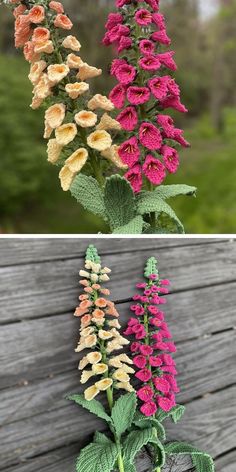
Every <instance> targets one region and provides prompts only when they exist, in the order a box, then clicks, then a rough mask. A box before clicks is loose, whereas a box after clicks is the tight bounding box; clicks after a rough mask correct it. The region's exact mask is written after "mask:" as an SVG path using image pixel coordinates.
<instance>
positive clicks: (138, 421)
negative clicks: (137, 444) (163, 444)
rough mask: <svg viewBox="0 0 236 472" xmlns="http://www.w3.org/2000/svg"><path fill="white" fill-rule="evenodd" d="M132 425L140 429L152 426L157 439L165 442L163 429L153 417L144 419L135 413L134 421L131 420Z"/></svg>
mask: <svg viewBox="0 0 236 472" xmlns="http://www.w3.org/2000/svg"><path fill="white" fill-rule="evenodd" d="M133 423H134V424H135V425H136V426H138V427H139V428H140V429H145V428H147V426H148V425H150V426H153V427H154V428H155V429H156V432H157V437H158V438H159V439H160V440H161V441H165V439H166V433H165V428H164V426H163V425H162V424H161V423H160V422H159V421H158V420H156V419H155V418H153V417H150V418H149V417H148V418H146V417H145V416H143V415H142V414H141V413H139V412H137V413H136V415H135V417H134V420H133Z"/></svg>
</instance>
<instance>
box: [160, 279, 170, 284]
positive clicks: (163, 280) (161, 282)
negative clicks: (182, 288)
mask: <svg viewBox="0 0 236 472" xmlns="http://www.w3.org/2000/svg"><path fill="white" fill-rule="evenodd" d="M160 284H161V285H170V281H169V280H168V279H162V280H160Z"/></svg>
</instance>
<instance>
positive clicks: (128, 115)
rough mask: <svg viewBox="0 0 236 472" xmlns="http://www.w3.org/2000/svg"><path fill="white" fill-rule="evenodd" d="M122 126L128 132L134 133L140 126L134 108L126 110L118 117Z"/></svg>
mask: <svg viewBox="0 0 236 472" xmlns="http://www.w3.org/2000/svg"><path fill="white" fill-rule="evenodd" d="M116 120H117V121H119V123H120V125H121V126H122V128H123V129H125V130H126V131H133V130H134V129H135V128H136V126H137V124H138V114H137V111H136V109H135V108H134V107H127V108H124V110H122V111H121V112H120V114H119V115H118V116H117V117H116Z"/></svg>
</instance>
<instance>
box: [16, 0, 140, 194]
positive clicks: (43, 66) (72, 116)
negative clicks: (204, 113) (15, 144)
mask: <svg viewBox="0 0 236 472" xmlns="http://www.w3.org/2000/svg"><path fill="white" fill-rule="evenodd" d="M9 6H10V8H11V9H12V11H13V14H14V16H15V46H16V47H17V48H19V47H20V48H23V53H24V56H25V59H26V60H27V61H28V62H29V63H30V72H29V80H30V81H31V83H32V85H33V99H32V103H31V107H32V108H33V109H36V108H39V107H40V106H42V105H43V104H44V106H45V107H46V112H45V131H44V138H45V139H47V140H48V146H47V154H48V161H49V162H51V163H52V164H57V165H59V166H60V167H61V170H60V172H59V178H60V181H61V186H62V189H63V190H64V191H67V190H69V188H70V186H71V184H72V182H73V180H74V178H75V176H76V175H77V174H78V173H79V172H80V171H81V170H82V169H83V168H84V167H86V168H87V169H89V171H90V174H91V175H94V176H95V177H96V178H97V180H98V181H99V183H100V184H102V183H103V166H104V164H105V161H104V159H103V158H104V157H105V159H106V160H109V161H110V164H111V165H113V166H114V165H115V166H116V167H118V168H121V169H122V168H123V169H124V168H126V166H125V165H124V163H123V161H121V159H120V158H119V156H118V153H117V155H116V158H112V150H113V148H112V133H113V130H114V129H116V132H117V130H119V129H120V127H121V125H120V124H119V123H118V122H117V121H116V120H114V119H113V120H112V123H113V126H108V127H107V128H101V127H100V128H99V129H102V130H101V131H100V130H97V129H96V125H97V123H98V122H99V121H100V119H101V118H102V116H103V114H104V111H106V112H111V111H112V110H113V109H114V105H113V103H112V102H111V101H110V100H109V99H108V98H107V97H105V96H102V95H100V94H96V95H95V96H91V95H90V91H89V89H90V84H89V83H88V82H87V81H88V80H89V79H93V78H96V77H98V76H100V75H101V74H102V70H101V69H98V68H96V67H93V66H90V65H89V64H87V62H86V61H85V59H84V58H82V57H81V56H80V50H81V44H80V42H79V41H78V39H77V38H76V37H75V36H73V35H71V34H70V30H71V29H72V27H73V24H72V22H71V20H70V19H69V18H68V16H67V15H66V14H65V12H64V7H63V5H62V4H61V3H60V2H56V1H51V2H48V1H46V0H41V1H40V2H38V1H37V2H36V0H32V1H31V2H30V3H28V2H24V1H23V0H22V1H20V0H16V1H15V0H14V2H9ZM124 33H125V31H124V30H122V34H124ZM129 69H130V66H129V65H128V69H127V70H125V69H124V70H123V75H122V72H121V77H123V80H124V82H125V83H126V82H127V81H128V77H129ZM131 69H132V71H131V72H132V73H131V74H130V80H131V81H132V80H133V78H134V74H135V73H136V72H135V69H134V68H133V67H132V68H131ZM104 151H106V156H103V154H102V152H104Z"/></svg>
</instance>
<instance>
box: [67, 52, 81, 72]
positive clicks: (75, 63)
mask: <svg viewBox="0 0 236 472" xmlns="http://www.w3.org/2000/svg"><path fill="white" fill-rule="evenodd" d="M66 64H67V65H68V67H69V68H70V69H79V68H80V67H81V66H82V65H83V61H82V59H81V57H79V56H76V54H73V53H71V54H69V55H68V56H67V59H66Z"/></svg>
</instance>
